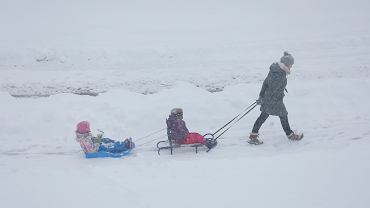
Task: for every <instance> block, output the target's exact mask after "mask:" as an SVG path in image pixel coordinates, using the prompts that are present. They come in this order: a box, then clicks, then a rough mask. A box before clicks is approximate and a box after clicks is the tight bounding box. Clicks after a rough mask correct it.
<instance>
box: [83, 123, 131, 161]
mask: <svg viewBox="0 0 370 208" xmlns="http://www.w3.org/2000/svg"><path fill="white" fill-rule="evenodd" d="M76 141H77V142H79V143H80V145H81V148H82V150H83V151H84V152H85V155H86V157H88V156H89V155H90V156H91V157H121V156H123V154H125V153H128V151H129V150H131V149H133V148H134V147H135V143H133V142H132V139H131V138H129V139H125V140H124V141H123V142H121V141H115V140H112V139H109V138H103V133H101V134H98V135H97V136H96V137H95V136H93V135H92V134H91V131H90V123H89V122H88V121H81V122H80V123H78V124H77V126H76ZM94 153H103V154H99V155H96V154H94ZM104 153H106V154H104ZM92 155H96V156H92Z"/></svg>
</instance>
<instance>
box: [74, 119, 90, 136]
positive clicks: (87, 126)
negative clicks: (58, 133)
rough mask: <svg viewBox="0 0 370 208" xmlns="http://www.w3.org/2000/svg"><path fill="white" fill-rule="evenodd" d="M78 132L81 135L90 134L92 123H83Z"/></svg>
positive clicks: (78, 125)
mask: <svg viewBox="0 0 370 208" xmlns="http://www.w3.org/2000/svg"><path fill="white" fill-rule="evenodd" d="M76 132H77V133H80V134H85V133H89V132H90V123H89V122H88V121H81V122H80V123H78V124H77V126H76Z"/></svg>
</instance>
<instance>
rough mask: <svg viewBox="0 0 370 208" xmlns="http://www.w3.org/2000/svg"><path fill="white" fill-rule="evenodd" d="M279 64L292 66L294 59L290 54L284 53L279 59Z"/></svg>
mask: <svg viewBox="0 0 370 208" xmlns="http://www.w3.org/2000/svg"><path fill="white" fill-rule="evenodd" d="M280 62H281V63H283V64H285V65H286V66H292V65H293V64H294V58H293V56H292V55H291V54H290V53H288V52H287V51H284V56H283V57H281V58H280Z"/></svg>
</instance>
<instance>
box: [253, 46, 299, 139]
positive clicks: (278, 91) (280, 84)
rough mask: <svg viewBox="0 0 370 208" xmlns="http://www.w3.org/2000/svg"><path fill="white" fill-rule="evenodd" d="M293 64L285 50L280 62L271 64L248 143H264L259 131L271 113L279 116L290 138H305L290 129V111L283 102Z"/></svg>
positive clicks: (292, 59)
mask: <svg viewBox="0 0 370 208" xmlns="http://www.w3.org/2000/svg"><path fill="white" fill-rule="evenodd" d="M293 64H294V58H293V56H292V55H291V54H289V53H288V52H284V56H283V57H281V59H280V62H278V63H273V64H272V65H271V66H270V71H269V73H268V75H267V77H266V79H265V81H264V82H263V85H262V88H261V91H260V94H259V98H258V100H257V104H258V105H261V109H260V110H261V115H260V116H259V117H258V118H257V120H256V122H255V123H254V126H253V130H252V133H251V134H250V136H249V139H250V140H249V141H248V143H250V144H255V145H259V144H262V143H263V142H262V141H261V140H259V139H258V136H259V134H258V131H259V129H260V128H261V126H262V124H263V123H264V122H265V121H266V119H267V118H268V117H269V116H270V115H273V116H279V118H280V121H281V125H282V127H283V129H284V131H285V134H286V135H287V137H288V139H290V140H295V141H297V140H301V139H302V138H303V134H296V133H294V132H293V131H292V130H291V129H290V125H289V122H288V111H287V110H286V108H285V105H284V102H283V98H284V90H286V89H285V87H286V85H287V78H286V76H287V75H289V74H290V71H291V68H292V66H293Z"/></svg>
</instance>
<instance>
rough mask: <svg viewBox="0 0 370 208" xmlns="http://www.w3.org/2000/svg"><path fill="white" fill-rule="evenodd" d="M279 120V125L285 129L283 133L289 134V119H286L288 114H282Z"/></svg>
mask: <svg viewBox="0 0 370 208" xmlns="http://www.w3.org/2000/svg"><path fill="white" fill-rule="evenodd" d="M280 122H281V125H282V126H283V129H284V131H285V134H286V135H287V136H289V135H290V134H291V133H293V131H292V130H291V129H290V125H289V121H288V116H282V117H280Z"/></svg>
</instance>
